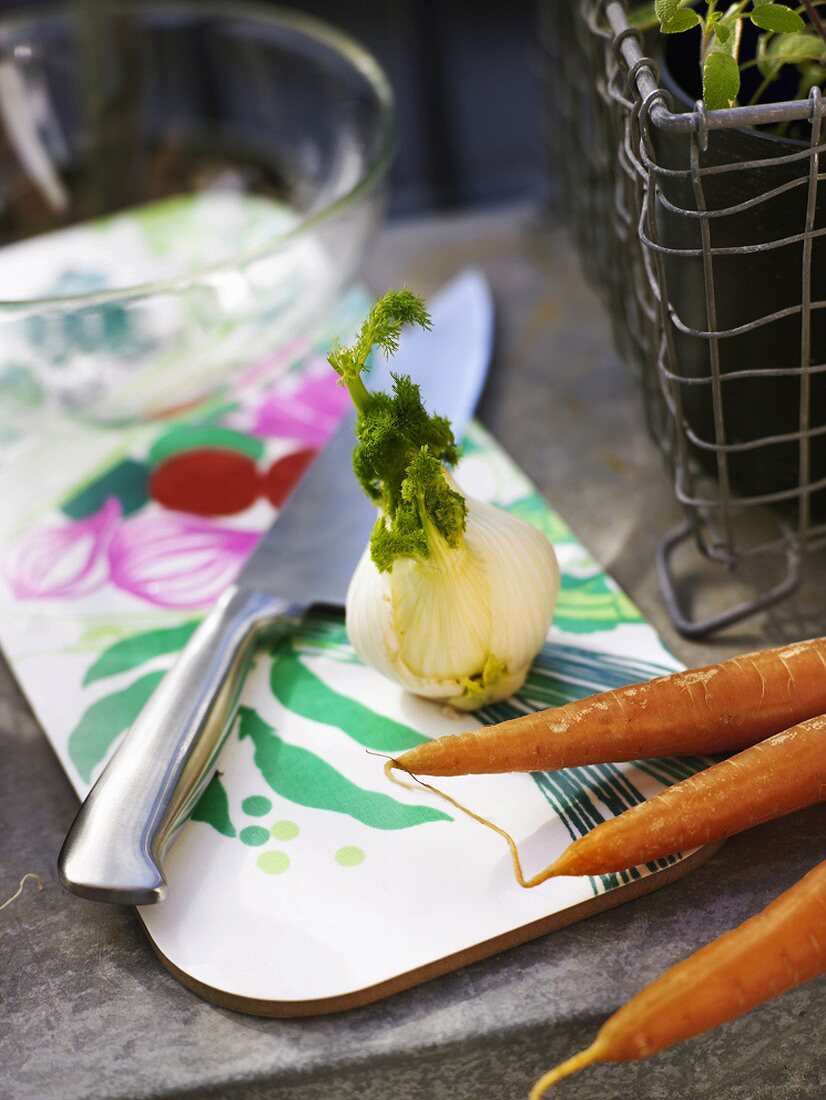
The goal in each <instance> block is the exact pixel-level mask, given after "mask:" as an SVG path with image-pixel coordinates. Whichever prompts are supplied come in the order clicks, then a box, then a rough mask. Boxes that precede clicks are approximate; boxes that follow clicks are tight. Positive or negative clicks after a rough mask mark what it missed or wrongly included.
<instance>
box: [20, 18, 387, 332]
mask: <svg viewBox="0 0 826 1100" xmlns="http://www.w3.org/2000/svg"><path fill="white" fill-rule="evenodd" d="M118 9H122V10H123V11H130V12H135V13H137V14H144V13H145V14H147V15H150V14H151V15H155V16H157V15H159V14H164V13H182V14H191V15H194V16H198V17H204V16H212V17H219V18H220V17H225V18H227V19H236V20H238V19H241V20H244V19H248V20H250V21H252V22H258V23H266V24H269V25H271V26H280V27H287V28H289V29H290V30H294V31H298V32H299V33H301V34H303V35H306V36H307V38H310V39H315V40H316V41H318V42H321V43H323V44H324V45H325V46H327V47H329V48H330V49H332V50H334V51H335V52H337V53H338V54H339V55H340V56H341V57H343V58H344V60H345V61H347V62H348V64H350V65H351V66H352V68H354V69H356V70H357V71H358V72H359V73H361V74H362V76H364V77H365V78H366V79H367V81H368V83H369V85H370V88H371V90H372V91H373V93H374V94H375V96H376V100H377V102H378V104H379V108H380V122H381V130H380V144H379V147H378V152H377V153H376V155H375V157H374V158H373V160H372V161H371V162H369V163H368V164H367V165H366V166H365V168H364V170H363V172H362V174H361V176H360V178H359V179H358V180H357V181H356V183H355V184H354V185H353V186H352V187H351V188H350V190H349V191H347V192H346V193H345V194H343V195H339V197H338V198H336V199H334V200H333V201H332V202H331V203H329V204H328V205H327V206H324V207H323V208H322V209H320V210H317V211H315V212H314V213H313V214H311V215H310V216H309V217H306V218H302V220H301V221H299V222H298V224H297V225H295V226H293V228H292V229H289V230H287V231H286V232H284V233H280V234H278V236H276V237H273V238H272V240H270V241H268V242H267V243H266V244H263V245H259V246H258V247H256V248H254V249H249V250H247V251H245V252H237V253H235V254H234V255H233V256H230V257H228V258H227V259H225V260H221V261H220V262H219V263H216V264H208V265H205V266H203V267H197V268H193V269H192V270H190V271H185V272H181V273H180V274H177V275H171V276H168V277H167V278H163V279H156V280H153V281H150V282H145V283H133V284H130V285H128V286H121V287H113V288H112V289H109V290H96V291H91V292H89V293H86V294H68V295H59V296H58V295H56V296H52V297H47V298H11V299H3V298H0V310H3V311H4V312H13V313H17V312H21V311H30V310H32V309H38V310H44V309H48V308H52V309H60V310H71V309H83V308H88V307H90V306H95V305H103V304H111V303H114V302H123V301H124V300H131V299H134V298H144V297H149V296H150V295H154V294H166V293H174V292H176V291H180V290H181V289H182V288H184V287H185V286H187V285H188V284H195V283H198V282H201V281H208V280H209V279H210V278H212V277H214V276H216V275H221V274H223V273H227V272H232V271H235V270H237V269H238V268H239V267H244V266H246V265H248V264H250V263H252V262H254V261H255V260H260V259H265V258H266V257H268V256H271V255H273V254H274V253H275V252H278V251H279V250H280V249H281V248H283V247H284V246H285V245H286V244H289V243H291V242H292V241H293V240H295V239H296V238H298V237H301V236H303V235H304V234H306V233H309V232H312V231H313V230H314V229H315V228H316V227H317V226H318V225H319V224H321V223H322V222H325V221H328V220H329V219H331V218H334V217H335V216H336V215H337V214H339V213H340V212H341V211H342V210H344V209H345V208H346V207H347V206H349V205H350V204H351V203H353V202H355V201H356V200H357V199H358V198H360V197H361V195H363V194H365V193H367V192H369V191H370V190H372V188H373V187H375V186H376V185H377V184H378V183H379V181H380V180H381V178H382V176H383V175H384V174H385V172H386V171H387V169H388V167H389V165H390V162H391V160H392V158H393V152H394V144H395V141H394V117H395V104H394V97H393V91H392V88H391V86H390V82H389V80H388V79H387V76H386V75H385V73H384V70H383V69H382V67H381V66H380V65H379V63H378V61H377V60H376V59H375V57H374V56H373V55H372V54H371V53H370V52H369V50H367V49H366V47H364V46H362V45H361V44H360V43H359V42H357V41H356V39H355V38H352V37H351V36H350V35H349V34H347V33H346V32H345V31H342V30H340V29H339V28H338V27H334V26H333V25H332V24H330V23H326V22H324V20H322V19H317V18H316V17H315V16H313V15H307V14H305V13H304V12H298V11H292V10H290V9H287V8H281V7H278V6H276V5H269V4H267V5H266V6H265V5H264V4H258V3H255V2H254V0H252V2H250V0H242V2H240V3H237V2H235V0H169V2H163V3H157V2H154V0H107V2H106V4H105V10H106V11H107V12H109V11H115V12H116V11H117V10H118ZM55 19H58V20H64V21H66V22H73V21H75V20H76V19H77V16H76V14H75V13H74V12H73V11H72V9H67V8H58V7H49V8H40V9H34V10H32V11H29V12H26V11H18V12H14V13H11V14H9V15H5V16H3V17H1V18H0V36H2V35H3V34H4V33H6V32H8V31H14V30H16V29H22V28H24V27H36V26H37V25H38V24H41V23H47V22H49V21H53V20H55ZM26 239H27V238H21V241H23V240H26ZM29 239H33V238H29ZM14 243H18V242H14Z"/></svg>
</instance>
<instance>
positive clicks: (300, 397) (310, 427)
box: [245, 371, 350, 450]
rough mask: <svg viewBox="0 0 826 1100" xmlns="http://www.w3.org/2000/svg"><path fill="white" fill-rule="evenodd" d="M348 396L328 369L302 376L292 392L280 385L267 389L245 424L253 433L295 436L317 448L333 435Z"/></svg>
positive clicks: (306, 444)
mask: <svg viewBox="0 0 826 1100" xmlns="http://www.w3.org/2000/svg"><path fill="white" fill-rule="evenodd" d="M349 400H350V399H349V397H348V395H347V391H346V390H345V389H344V387H343V386H339V385H338V382H337V380H336V377H335V375H334V374H333V372H332V371H329V373H328V374H319V375H315V376H313V377H310V378H305V379H304V380H303V381H302V382H301V384H300V385H299V386H298V388H297V389H296V390H294V391H293V392H292V393H290V392H289V391H288V390H285V388H283V387H279V388H278V389H277V390H275V391H273V392H270V393H268V394H267V395H266V396H265V397H264V398H263V400H262V401H261V402H260V403H259V404H258V405H257V406H256V407H255V408H254V409H252V410H251V413H252V416H251V418H250V419H249V421H248V422H247V423H246V425H245V427H246V430H247V431H250V432H252V433H253V434H254V435H261V436H268V437H275V438H278V439H290V440H295V441H296V442H298V443H301V444H303V445H304V446H305V447H309V448H312V449H313V450H318V449H319V448H320V447H322V446H323V445H324V444H325V443H326V442H327V440H328V438H329V437H330V436H331V435H332V433H333V431H334V430H335V428H336V426H337V425H338V422H339V421H340V420H341V418H342V416H343V415H344V412H345V410H346V408H347V406H348V403H349Z"/></svg>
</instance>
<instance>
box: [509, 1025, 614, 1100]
mask: <svg viewBox="0 0 826 1100" xmlns="http://www.w3.org/2000/svg"><path fill="white" fill-rule="evenodd" d="M606 1049H607V1048H606V1047H604V1046H603V1044H602V1043H601V1042H600V1041H599V1039H596V1040H594V1042H593V1043H591V1045H590V1046H589V1047H588V1048H587V1050H581V1051H580V1052H579V1054H575V1055H574V1056H573V1057H572V1058H568V1059H567V1061H565V1062H561V1063H560V1064H559V1065H558V1066H555V1067H554V1068H553V1069H549V1070H548V1072H547V1073H543V1074H542V1076H541V1077H540V1078H539V1080H538V1081H537V1082H536V1084H535V1085H534V1087H533V1088H532V1089H531V1094H530V1096H529V1097H528V1100H542V1097H543V1096H544V1095H545V1093H546V1092H547V1091H548V1089H549V1088H550V1087H551V1085H555V1084H556V1083H557V1081H561V1080H562V1078H563V1077H570V1076H571V1074H572V1073H579V1071H580V1070H581V1069H585V1067H586V1066H590V1065H593V1063H594V1062H601V1061H603V1060H604V1057H603V1056H604V1054H605V1051H606Z"/></svg>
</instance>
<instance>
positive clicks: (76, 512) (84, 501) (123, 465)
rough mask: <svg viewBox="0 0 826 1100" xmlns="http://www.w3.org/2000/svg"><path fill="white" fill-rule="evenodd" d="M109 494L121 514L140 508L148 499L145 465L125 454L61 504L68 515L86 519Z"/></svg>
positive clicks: (101, 504) (99, 508)
mask: <svg viewBox="0 0 826 1100" xmlns="http://www.w3.org/2000/svg"><path fill="white" fill-rule="evenodd" d="M111 497H117V498H118V500H119V501H120V506H121V510H122V511H123V514H124V515H125V516H131V515H132V513H133V512H137V511H138V510H139V509H140V508H143V506H144V504H146V502H147V501H148V500H149V467H148V466H147V465H146V464H145V463H143V462H136V461H135V460H134V459H132V458H126V459H124V460H123V462H119V463H118V464H117V465H116V466H113V467H112V468H111V469H109V470H107V471H106V473H105V474H103V475H102V476H101V477H99V478H98V479H97V480H96V481H92V482H91V483H90V484H88V485H87V486H86V487H85V488H83V489H81V490H80V492H79V493H75V495H74V496H73V497H71V498H70V499H69V500H67V501H64V503H63V505H62V506H61V507H62V509H63V512H64V513H65V514H66V515H67V516H69V518H70V519H88V517H89V516H93V515H95V513H96V512H99V511H100V510H101V508H102V507H103V506H104V504H105V503H106V501H107V500H109V499H110V498H111Z"/></svg>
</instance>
